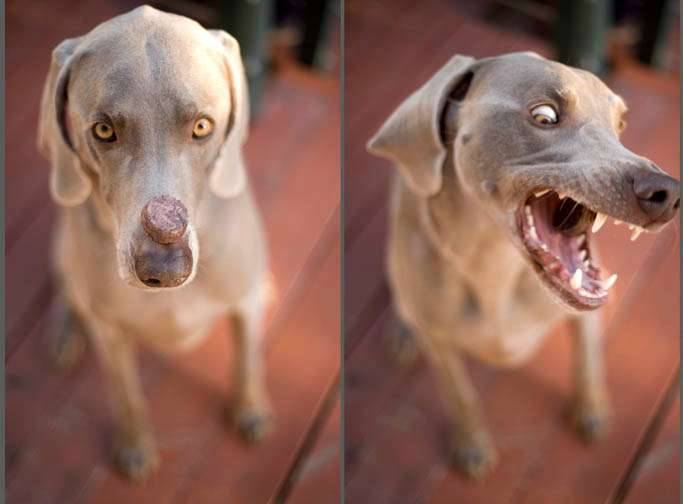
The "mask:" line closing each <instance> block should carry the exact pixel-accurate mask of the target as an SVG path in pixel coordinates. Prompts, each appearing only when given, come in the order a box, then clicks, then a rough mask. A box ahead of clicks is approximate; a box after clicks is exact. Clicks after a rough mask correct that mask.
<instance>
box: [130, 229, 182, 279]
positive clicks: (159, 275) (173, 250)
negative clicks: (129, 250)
mask: <svg viewBox="0 0 683 504" xmlns="http://www.w3.org/2000/svg"><path fill="white" fill-rule="evenodd" d="M133 258H134V261H135V274H136V275H137V277H138V278H139V279H140V281H141V282H142V283H144V284H145V285H146V286H147V287H155V288H164V287H177V286H179V285H181V284H182V283H183V282H185V280H187V278H188V277H189V276H190V274H191V273H192V251H191V250H190V247H189V246H188V245H187V244H185V243H173V244H170V245H162V244H160V243H156V242H154V241H152V240H149V239H147V240H145V241H144V242H143V243H142V244H141V245H139V248H138V250H137V251H136V253H135V254H134V256H133Z"/></svg>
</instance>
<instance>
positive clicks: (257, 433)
mask: <svg viewBox="0 0 683 504" xmlns="http://www.w3.org/2000/svg"><path fill="white" fill-rule="evenodd" d="M264 295H265V294H264V292H263V289H255V291H254V293H252V294H251V295H249V296H247V298H246V299H245V300H244V301H243V302H242V303H241V304H240V305H239V307H238V308H237V310H236V311H235V313H233V314H232V315H231V317H230V318H231V322H232V332H233V336H234V341H235V366H234V369H235V371H234V384H235V394H236V397H235V401H234V407H233V408H232V412H231V417H232V420H233V422H234V423H235V426H236V427H237V430H238V431H239V433H240V435H241V436H242V437H243V438H244V439H245V440H246V441H248V442H256V441H259V440H261V439H262V438H263V436H264V435H265V434H266V433H267V431H268V429H269V427H270V420H271V415H270V405H269V401H268V393H267V391H266V384H265V372H264V365H263V344H262V343H263V329H262V322H263V312H264V309H265V300H264V299H263V296H264Z"/></svg>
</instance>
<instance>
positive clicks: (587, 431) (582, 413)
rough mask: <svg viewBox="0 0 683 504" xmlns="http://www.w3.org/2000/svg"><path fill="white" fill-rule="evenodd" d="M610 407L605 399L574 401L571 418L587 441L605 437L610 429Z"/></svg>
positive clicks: (580, 434)
mask: <svg viewBox="0 0 683 504" xmlns="http://www.w3.org/2000/svg"><path fill="white" fill-rule="evenodd" d="M609 418H610V414H609V407H608V406H607V404H606V402H605V401H577V400H575V401H573V402H572V405H571V408H570V412H569V419H570V421H571V423H572V426H573V427H574V429H575V430H576V432H577V433H578V435H579V436H580V437H581V439H582V440H583V441H584V442H586V443H594V442H596V441H600V440H601V439H603V438H604V437H605V436H606V435H607V432H608V430H609Z"/></svg>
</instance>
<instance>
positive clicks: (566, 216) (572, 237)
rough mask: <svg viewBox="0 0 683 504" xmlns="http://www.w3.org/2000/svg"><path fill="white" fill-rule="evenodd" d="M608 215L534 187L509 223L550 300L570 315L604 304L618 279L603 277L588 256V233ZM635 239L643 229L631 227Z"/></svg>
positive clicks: (595, 263)
mask: <svg viewBox="0 0 683 504" xmlns="http://www.w3.org/2000/svg"><path fill="white" fill-rule="evenodd" d="M606 219H607V216H606V215H605V214H601V213H599V212H597V211H594V210H592V209H589V208H588V207H587V206H585V205H584V204H582V203H580V202H579V201H577V200H575V199H572V198H571V197H568V196H566V195H564V194H561V193H559V192H557V191H555V190H552V189H537V190H535V191H534V192H532V193H531V194H530V195H529V196H528V197H527V198H526V199H525V200H523V201H522V202H521V204H520V205H519V206H518V208H517V209H516V210H515V211H514V213H513V214H512V218H511V225H512V227H513V229H514V233H515V234H516V236H517V238H518V240H517V241H518V243H519V244H520V246H521V248H522V250H523V252H524V253H525V255H526V256H527V258H528V260H529V261H530V263H531V265H532V267H533V269H534V271H535V272H536V274H537V275H538V277H539V278H540V280H541V283H542V284H543V286H544V287H546V288H547V289H548V291H549V292H550V293H551V296H552V298H553V299H554V300H555V301H557V302H558V303H560V304H561V305H563V306H564V307H566V308H567V309H569V310H572V311H589V310H595V309H597V308H600V307H601V306H603V305H604V304H605V303H606V302H607V300H608V298H609V291H610V289H611V288H612V287H613V285H614V283H615V282H616V280H617V275H609V276H607V275H606V274H605V273H604V272H603V270H602V268H601V267H600V266H599V265H598V264H597V261H596V259H595V257H594V255H593V254H592V253H591V242H592V239H593V238H592V235H593V234H594V233H596V232H598V231H599V230H600V228H601V227H602V225H603V224H604V223H605V221H606ZM631 228H632V230H633V235H632V239H634V238H633V237H634V236H635V238H637V236H638V235H639V234H640V233H641V232H642V231H643V230H642V229H641V228H638V227H636V226H634V225H631Z"/></svg>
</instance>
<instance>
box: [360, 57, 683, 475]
mask: <svg viewBox="0 0 683 504" xmlns="http://www.w3.org/2000/svg"><path fill="white" fill-rule="evenodd" d="M625 112H626V106H625V105H624V102H623V101H622V99H621V98H620V97H619V96H617V95H616V94H614V93H613V92H611V91H610V90H609V89H608V88H607V87H606V86H605V85H604V84H603V83H602V82H601V81H600V80H599V79H598V78H596V77H595V76H594V75H592V74H590V73H588V72H585V71H582V70H578V69H575V68H570V67H567V66H564V65H561V64H559V63H555V62H552V61H549V60H546V59H544V58H542V57H540V56H538V55H536V54H533V53H516V54H508V55H504V56H500V57H494V58H486V59H482V60H475V59H473V58H470V57H464V56H455V57H454V58H453V59H451V61H449V62H448V63H447V64H446V65H445V66H444V67H443V68H442V69H441V70H440V71H439V72H437V73H436V75H434V76H433V77H432V78H431V79H430V80H429V81H428V82H427V83H426V84H425V85H424V86H423V87H422V88H420V89H419V90H418V91H416V92H415V93H414V94H412V95H411V96H410V97H409V98H408V99H406V100H405V101H404V102H403V103H402V104H401V105H400V106H399V108H398V109H397V110H396V111H395V112H394V113H393V114H392V115H391V117H389V119H388V120H387V121H386V122H385V124H384V125H383V126H382V127H381V129H380V130H379V132H378V133H377V134H376V135H375V137H374V138H373V139H372V140H371V141H370V143H369V149H370V151H371V152H373V153H374V154H376V155H378V156H381V157H384V158H388V159H390V160H391V161H393V162H394V163H395V164H396V166H397V168H398V171H399V173H400V176H398V177H396V179H395V184H394V186H393V190H392V199H391V205H390V207H391V208H390V214H391V217H390V236H389V247H388V275H389V280H390V284H391V288H392V292H393V298H394V309H395V313H396V315H397V318H398V320H399V324H398V326H399V327H398V329H397V331H396V332H395V335H394V337H395V338H396V340H395V345H396V346H395V347H394V348H395V349H396V350H400V351H401V352H402V354H403V355H405V354H406V349H409V348H410V344H411V343H410V342H411V341H412V340H410V339H409V335H410V334H412V335H414V336H415V341H416V343H417V346H418V347H419V348H420V349H421V350H423V351H424V353H425V355H426V356H427V358H428V359H429V361H430V363H431V365H432V367H433V368H434V371H435V376H436V378H437V380H438V382H439V385H440V388H441V391H442V392H443V395H444V397H445V403H446V406H447V408H448V414H449V417H450V420H451V425H452V445H451V455H452V457H453V460H454V462H455V463H456V464H457V465H458V466H459V467H460V468H461V469H463V470H464V471H465V472H466V473H467V474H468V475H470V476H473V477H482V476H484V475H485V474H486V473H487V472H488V471H489V470H490V469H491V468H492V467H493V466H494V464H495V462H496V459H497V455H496V451H495V448H494V446H493V443H492V440H491V436H490V435H489V433H488V430H487V428H486V426H485V422H484V419H483V418H482V413H481V409H480V406H479V404H478V398H477V395H476V392H475V389H474V387H473V386H472V383H471V382H470V380H469V377H468V376H467V372H466V369H465V366H464V363H463V360H462V354H463V353H469V354H473V355H475V356H477V357H478V358H480V359H482V360H484V361H486V362H488V363H491V364H493V365H497V366H516V365H520V364H522V363H523V362H524V361H526V360H527V359H528V358H529V357H530V355H531V354H532V353H533V352H534V350H536V349H537V348H538V347H539V345H540V343H541V341H542V340H543V338H544V336H545V335H546V334H547V333H548V330H549V329H550V328H551V326H552V325H553V324H555V323H556V322H557V321H558V320H559V319H561V318H562V317H569V318H570V320H571V321H572V323H573V326H574V328H575V347H576V352H575V353H576V359H577V362H576V366H575V369H576V376H575V381H576V389H575V396H574V398H573V399H574V402H573V420H574V421H575V423H576V426H577V428H578V429H579V432H580V433H581V434H582V435H583V436H584V437H585V438H587V439H589V440H591V439H595V438H597V437H599V436H600V435H601V434H603V432H604V431H605V428H606V422H607V417H608V413H609V406H608V397H607V391H606V389H605V379H604V372H603V357H602V349H601V326H600V321H599V315H598V313H599V312H597V311H595V310H596V309H597V308H600V307H601V306H602V305H603V304H604V303H605V302H606V300H607V297H608V292H609V289H610V287H611V286H612V285H613V284H614V282H615V281H616V275H611V276H609V277H607V278H603V276H606V275H604V274H603V272H602V271H601V268H600V266H599V265H598V261H597V259H596V251H595V248H594V245H593V243H592V237H591V234H592V233H597V232H598V231H599V229H600V228H601V227H602V225H603V224H604V223H605V221H606V219H607V217H608V216H610V217H612V218H614V219H615V220H618V221H623V222H627V223H629V224H630V227H631V230H632V235H631V239H632V240H634V239H636V238H637V237H638V235H639V234H640V233H641V232H642V231H643V230H645V231H658V230H659V229H661V228H662V227H663V226H664V225H665V224H666V223H667V222H668V221H670V220H671V219H672V218H673V217H674V215H675V214H676V213H677V211H678V207H679V186H678V182H677V181H676V180H675V179H673V178H671V177H669V176H668V175H667V174H666V173H664V172H663V171H662V170H661V169H660V168H658V167H657V166H656V165H655V164H654V163H652V162H651V161H649V160H647V159H645V158H642V157H640V156H637V155H636V154H634V153H632V152H630V151H629V150H628V149H626V148H625V147H624V146H623V145H622V144H621V143H620V142H619V135H620V133H621V131H622V130H623V128H624V126H625V123H624V121H623V115H624V113H625ZM406 329H408V330H409V332H408V331H407V330H406Z"/></svg>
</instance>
